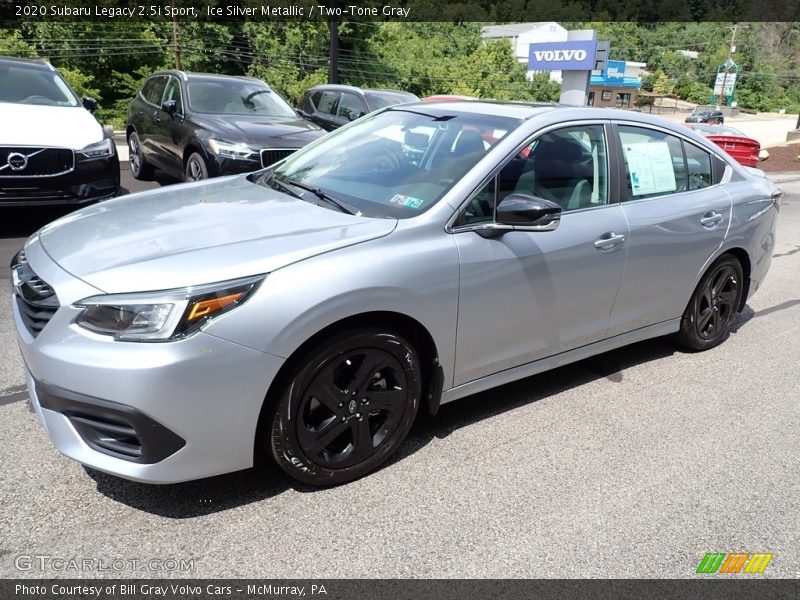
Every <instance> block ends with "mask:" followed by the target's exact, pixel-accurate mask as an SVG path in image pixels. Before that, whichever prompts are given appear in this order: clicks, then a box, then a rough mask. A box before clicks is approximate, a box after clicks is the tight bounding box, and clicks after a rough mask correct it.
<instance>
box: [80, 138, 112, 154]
mask: <svg viewBox="0 0 800 600" xmlns="http://www.w3.org/2000/svg"><path fill="white" fill-rule="evenodd" d="M114 152H115V148H114V141H113V140H112V139H111V138H105V139H103V140H102V141H100V142H97V143H96V144H89V145H88V146H86V147H85V148H83V149H81V150H79V151H78V153H79V154H81V155H82V156H85V157H86V158H106V157H107V156H112V155H113V154H114Z"/></svg>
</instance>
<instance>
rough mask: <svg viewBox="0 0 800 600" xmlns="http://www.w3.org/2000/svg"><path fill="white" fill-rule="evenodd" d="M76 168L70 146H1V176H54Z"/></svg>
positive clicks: (73, 153)
mask: <svg viewBox="0 0 800 600" xmlns="http://www.w3.org/2000/svg"><path fill="white" fill-rule="evenodd" d="M74 168H75V152H74V151H72V150H71V149H69V148H42V147H31V146H0V177H6V178H13V177H53V176H55V175H63V174H64V173H69V172H70V171H72V170H73V169H74Z"/></svg>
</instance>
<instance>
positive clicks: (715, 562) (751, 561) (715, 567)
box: [697, 552, 772, 574]
mask: <svg viewBox="0 0 800 600" xmlns="http://www.w3.org/2000/svg"><path fill="white" fill-rule="evenodd" d="M771 560H772V554H767V553H763V552H756V553H754V554H750V553H749V552H733V553H730V554H726V553H725V552H708V553H706V555H705V556H704V557H703V560H701V561H700V564H699V565H698V566H697V573H726V574H733V573H763V572H764V569H766V568H767V565H768V564H769V563H770V561H771Z"/></svg>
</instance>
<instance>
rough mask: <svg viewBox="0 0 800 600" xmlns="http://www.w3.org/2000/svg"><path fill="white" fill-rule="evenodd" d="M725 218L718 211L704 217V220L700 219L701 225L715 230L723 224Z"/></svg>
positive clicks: (708, 213)
mask: <svg viewBox="0 0 800 600" xmlns="http://www.w3.org/2000/svg"><path fill="white" fill-rule="evenodd" d="M723 218H724V217H723V216H722V215H721V214H719V213H718V212H717V211H715V210H712V211H710V212H707V213H706V214H704V215H703V218H702V219H700V225H702V226H703V227H705V228H707V229H713V228H714V227H716V226H717V225H719V224H720V223H722V219H723Z"/></svg>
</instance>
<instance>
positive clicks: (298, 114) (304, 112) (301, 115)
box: [294, 108, 308, 119]
mask: <svg viewBox="0 0 800 600" xmlns="http://www.w3.org/2000/svg"><path fill="white" fill-rule="evenodd" d="M294 112H296V113H297V116H298V117H300V118H302V119H305V118H306V117H307V116H308V114H307V113H306V111H304V110H302V109H300V108H295V109H294Z"/></svg>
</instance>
